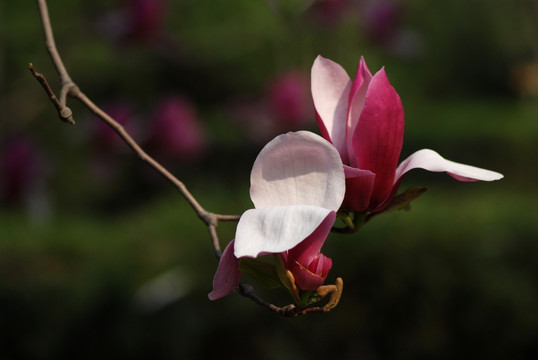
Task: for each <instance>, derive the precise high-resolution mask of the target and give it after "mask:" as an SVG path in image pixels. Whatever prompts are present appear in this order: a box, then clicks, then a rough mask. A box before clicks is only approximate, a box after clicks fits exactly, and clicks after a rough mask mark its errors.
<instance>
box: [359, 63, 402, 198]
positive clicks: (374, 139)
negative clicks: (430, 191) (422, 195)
mask: <svg viewBox="0 0 538 360" xmlns="http://www.w3.org/2000/svg"><path fill="white" fill-rule="evenodd" d="M403 132H404V113H403V107H402V103H401V101H400V97H399V96H398V94H397V93H396V91H395V90H394V88H393V87H392V85H391V84H390V82H389V80H388V78H387V75H386V74H385V70H384V69H381V70H379V71H378V72H377V73H376V74H375V75H374V77H373V78H372V80H371V82H370V86H369V87H368V91H367V94H366V101H365V103H364V108H363V110H362V112H361V115H360V118H359V122H358V124H357V127H356V129H355V131H354V132H353V135H352V144H353V150H354V153H355V156H356V159H357V167H358V168H359V169H363V170H370V171H372V172H373V173H374V174H375V175H376V178H375V183H374V189H373V192H372V198H371V200H370V208H374V207H376V206H377V205H378V204H379V203H381V202H383V200H385V199H386V197H387V196H388V195H389V193H390V191H391V189H392V185H393V182H394V172H395V170H396V166H397V165H398V158H399V156H400V151H401V149H402V143H403Z"/></svg>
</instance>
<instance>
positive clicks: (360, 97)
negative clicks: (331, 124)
mask: <svg viewBox="0 0 538 360" xmlns="http://www.w3.org/2000/svg"><path fill="white" fill-rule="evenodd" d="M371 80H372V74H371V73H370V70H368V67H367V66H366V61H364V58H362V57H361V61H360V63H359V68H358V69H357V75H356V76H355V80H353V85H352V86H351V91H350V93H349V107H348V111H347V134H346V148H347V154H348V157H349V165H351V166H353V167H356V166H357V157H356V156H355V151H354V150H353V142H352V140H353V137H352V134H353V133H355V129H356V128H357V124H358V122H359V118H360V116H361V112H362V109H363V108H364V102H365V101H366V92H367V91H368V87H369V86H370V81H371Z"/></svg>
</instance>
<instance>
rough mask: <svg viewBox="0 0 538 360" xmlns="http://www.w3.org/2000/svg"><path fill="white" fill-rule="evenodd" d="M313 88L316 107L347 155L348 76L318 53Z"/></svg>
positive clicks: (312, 76) (339, 149) (334, 140)
mask: <svg viewBox="0 0 538 360" xmlns="http://www.w3.org/2000/svg"><path fill="white" fill-rule="evenodd" d="M311 88H312V98H313V100H314V107H315V108H316V112H317V113H318V115H319V117H320V118H321V120H322V122H323V125H325V128H326V130H327V133H328V134H329V136H330V138H331V142H332V143H333V144H334V146H335V147H336V148H337V149H338V151H339V152H340V154H345V153H346V151H347V150H346V122H347V108H348V100H349V99H348V98H349V91H350V89H351V79H350V78H349V75H348V74H347V73H346V71H345V70H344V68H343V67H342V66H340V65H339V64H337V63H335V62H334V61H331V60H329V59H325V58H323V57H321V56H318V57H317V58H316V60H315V61H314V65H312V75H311ZM346 157H347V156H344V158H346Z"/></svg>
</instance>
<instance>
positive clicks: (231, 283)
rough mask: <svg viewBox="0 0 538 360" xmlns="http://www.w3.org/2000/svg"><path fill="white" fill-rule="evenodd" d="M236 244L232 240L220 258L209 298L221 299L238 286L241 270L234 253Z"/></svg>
mask: <svg viewBox="0 0 538 360" xmlns="http://www.w3.org/2000/svg"><path fill="white" fill-rule="evenodd" d="M234 244H235V241H234V240H232V241H231V242H230V243H229V244H228V246H226V249H224V253H223V254H222V257H221V258H220V262H219V266H218V268H217V272H216V273H215V277H214V278H213V291H211V292H210V293H209V295H208V296H209V300H217V299H220V298H222V297H224V296H226V295H228V294H229V293H231V292H232V291H234V290H235V289H236V288H237V285H238V284H239V280H240V279H241V272H240V271H239V259H238V258H236V257H235V255H234Z"/></svg>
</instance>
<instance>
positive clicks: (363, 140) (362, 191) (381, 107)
mask: <svg viewBox="0 0 538 360" xmlns="http://www.w3.org/2000/svg"><path fill="white" fill-rule="evenodd" d="M311 87H312V97H313V99H314V106H315V108H316V115H317V120H318V125H319V127H320V131H321V133H322V135H323V137H324V138H325V139H327V140H329V141H330V142H331V143H332V144H333V145H334V146H335V147H336V149H338V152H339V153H340V157H341V158H342V162H343V163H344V172H345V176H346V196H345V200H344V204H343V208H344V209H346V210H350V211H358V212H359V211H372V212H377V211H381V210H383V209H384V208H386V207H387V206H388V205H390V203H391V202H392V200H393V198H394V195H395V193H396V191H397V190H398V186H399V185H400V181H401V180H402V176H403V175H404V174H405V173H406V172H408V171H409V170H411V169H414V168H422V169H425V170H428V171H435V172H447V173H448V174H449V175H451V176H452V177H454V178H455V179H457V180H460V181H477V180H484V181H492V180H498V179H500V178H502V177H503V175H502V174H499V173H497V172H493V171H489V170H485V169H480V168H477V167H473V166H469V165H464V164H460V163H456V162H453V161H449V160H446V159H444V158H443V157H441V156H440V155H439V154H438V153H436V152H435V151H433V150H429V149H423V150H419V151H417V152H415V153H414V154H412V155H411V156H409V157H408V158H407V159H406V160H404V161H403V162H402V163H401V164H400V165H399V166H398V158H399V157H400V152H401V149H402V143H403V133H404V112H403V107H402V103H401V101H400V97H399V96H398V94H397V93H396V91H395V90H394V88H393V87H392V85H391V84H390V82H389V80H388V78H387V75H386V74H385V70H384V68H382V69H381V70H379V71H378V72H377V73H375V74H374V75H373V76H372V74H371V73H370V71H369V70H368V67H367V66H366V62H365V61H364V59H363V58H361V60H360V63H359V67H358V70H357V74H356V76H355V79H354V80H353V81H352V80H351V79H350V78H349V76H348V75H347V73H346V71H345V70H344V69H343V68H342V67H341V66H340V65H338V64H337V63H335V62H333V61H331V60H328V59H324V58H323V57H321V56H318V57H317V58H316V60H315V61H314V65H313V66H312V83H311Z"/></svg>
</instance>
